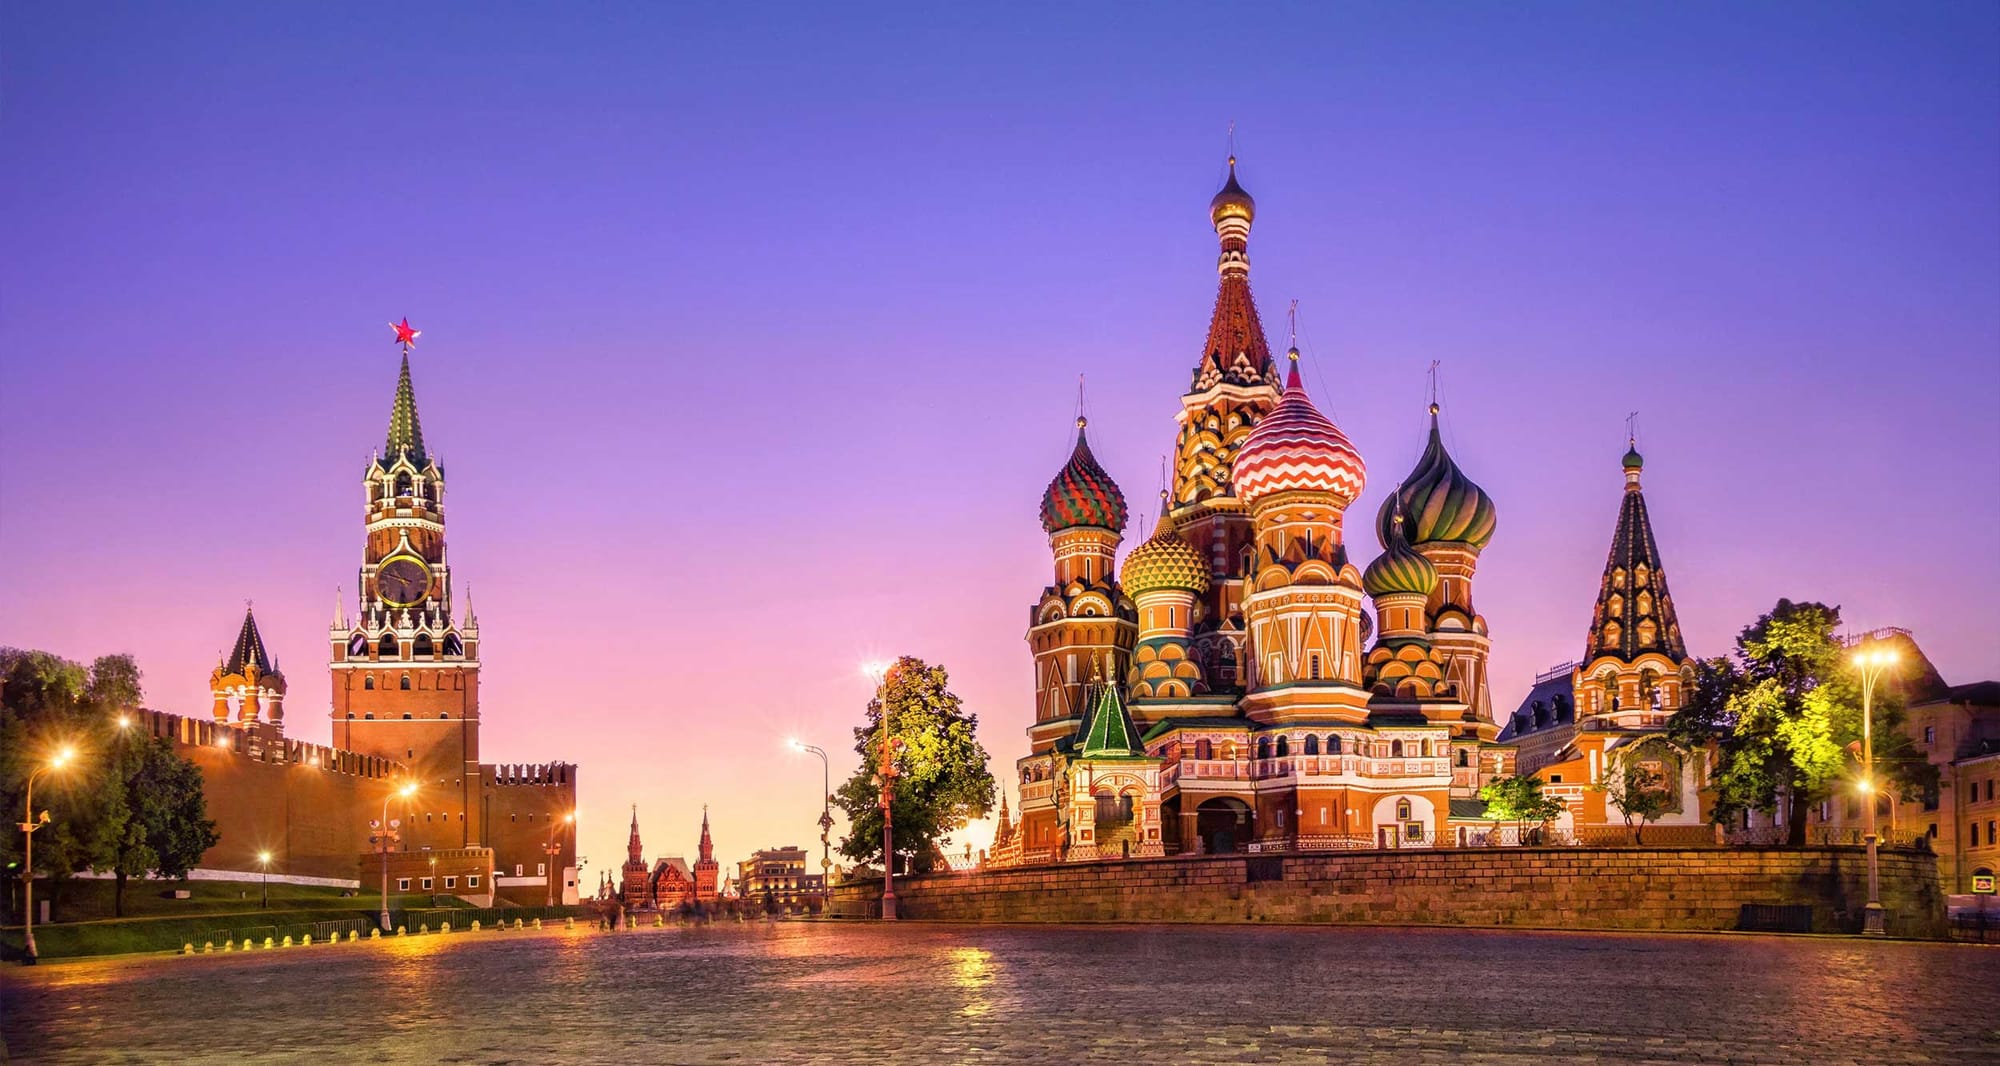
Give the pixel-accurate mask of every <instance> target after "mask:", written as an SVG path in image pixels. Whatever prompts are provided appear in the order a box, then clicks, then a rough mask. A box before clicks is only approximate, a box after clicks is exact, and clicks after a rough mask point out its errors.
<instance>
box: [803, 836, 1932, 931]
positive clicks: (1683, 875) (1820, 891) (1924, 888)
mask: <svg viewBox="0 0 2000 1066" xmlns="http://www.w3.org/2000/svg"><path fill="white" fill-rule="evenodd" d="M1935 863H1936V860H1935V858H1934V857H1933V856H1932V855H1930V854H1928V853H1925V852H1917V851H1901V850H1899V851H1884V852H1882V853H1881V857H1880V860H1879V865H1880V871H1881V886H1882V902H1883V904H1884V907H1885V909H1886V913H1887V927H1888V931H1889V933H1890V934H1891V935H1893V936H1910V937H1941V936H1944V935H1945V931H1946V925H1945V913H1944V898H1943V896H1942V895H1940V894H1939V891H1938V887H1937V884H1938V881H1937V872H1936V868H1935ZM1867 877H1868V870H1867V859H1866V854H1865V852H1864V850H1863V849H1861V848H1858V847H1840V846H1829V847H1806V848H1653V847H1644V848H1639V847H1620V848H1585V847H1559V848H1547V847H1545V848H1518V847H1509V848H1438V849H1424V850H1414V849H1412V850H1390V851H1349V852H1322V853H1304V854H1284V855H1215V856H1192V857H1187V858H1167V859H1133V860H1125V861H1106V862H1088V863H1072V864H1065V865H1059V866H1031V867H1012V868H1003V869H992V870H981V871H977V872H973V873H960V874H933V875H927V876H922V877H905V878H897V880H896V897H897V903H898V913H899V915H900V916H902V917H905V918H914V919H934V920H940V921H971V922H1289V923H1342V922H1353V923H1379V924H1410V925H1480V926H1518V927H1522V928H1544V929H1623V930H1710V931H1713V930H1727V929H1735V928H1738V923H1739V921H1740V920H1741V918H1742V915H1743V914H1744V907H1745V906H1746V905H1750V906H1757V907H1796V908H1806V907H1809V908H1811V914H1812V917H1811V929H1812V931H1814V932H1827V933H1831V932H1858V931H1859V929H1860V926H1861V913H1862V905H1863V903H1865V902H1866V901H1867V898H1868V897H1867V890H1868V882H1867ZM881 892H882V883H881V881H880V880H879V879H877V880H868V881H850V882H848V883H846V884H842V885H836V886H835V887H834V891H833V896H834V902H835V904H836V911H843V910H844V911H847V912H849V913H853V912H856V911H859V910H862V909H864V908H866V907H867V905H868V904H869V902H870V901H872V900H874V899H876V898H878V897H879V896H880V895H881ZM843 905H844V906H843ZM1800 913H1803V912H1800Z"/></svg>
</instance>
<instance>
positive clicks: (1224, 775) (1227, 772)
mask: <svg viewBox="0 0 2000 1066" xmlns="http://www.w3.org/2000/svg"><path fill="white" fill-rule="evenodd" d="M1251 763H1252V760H1250V759H1181V760H1180V761H1178V762H1176V763H1173V764H1171V765H1169V766H1168V767H1166V769H1165V771H1163V773H1162V775H1161V783H1162V784H1171V783H1173V782H1175V781H1184V780H1198V781H1248V780H1250V777H1251Z"/></svg>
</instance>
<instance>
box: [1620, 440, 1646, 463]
mask: <svg viewBox="0 0 2000 1066" xmlns="http://www.w3.org/2000/svg"><path fill="white" fill-rule="evenodd" d="M1645 465H1646V460H1644V459H1642V458H1640V456H1639V442H1638V441H1636V440H1634V441H1632V442H1630V443H1629V444H1627V445H1626V448H1625V469H1627V470H1638V469H1641V468H1643V467H1644V466H1645Z"/></svg>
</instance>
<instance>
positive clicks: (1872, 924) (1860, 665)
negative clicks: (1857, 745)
mask: <svg viewBox="0 0 2000 1066" xmlns="http://www.w3.org/2000/svg"><path fill="white" fill-rule="evenodd" d="M1895 661H1896V649H1894V648H1888V647H1881V646H1877V647H1875V648H1872V649H1869V648H1864V649H1862V650H1859V651H1856V652H1855V653H1854V668H1855V669H1857V670H1859V671H1861V792H1862V795H1864V796H1866V797H1867V802H1866V803H1864V804H1863V805H1862V815H1861V832H1862V835H1863V836H1865V837H1866V838H1867V839H1868V906H1867V908H1866V909H1865V910H1864V911H1863V912H1862V913H1863V915H1864V917H1863V918H1862V922H1861V935H1863V936H1882V935H1883V934H1884V932H1885V930H1884V929H1883V927H1882V884H1881V879H1880V877H1879V875H1878V871H1877V869H1876V862H1875V851H1876V848H1877V846H1878V845H1879V844H1880V841H1878V840H1876V838H1875V724H1874V719H1875V682H1876V681H1877V680H1879V679H1880V678H1881V676H1882V671H1883V670H1885V669H1887V668H1888V667H1889V665H1890V664H1892V663H1894V662H1895Z"/></svg>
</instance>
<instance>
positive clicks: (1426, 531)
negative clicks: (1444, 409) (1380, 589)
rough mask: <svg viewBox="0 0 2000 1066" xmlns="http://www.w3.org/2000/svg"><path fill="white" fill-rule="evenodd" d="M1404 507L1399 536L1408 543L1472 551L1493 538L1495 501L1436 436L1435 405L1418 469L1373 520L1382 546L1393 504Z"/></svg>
mask: <svg viewBox="0 0 2000 1066" xmlns="http://www.w3.org/2000/svg"><path fill="white" fill-rule="evenodd" d="M1398 500H1400V501H1401V502H1402V515H1401V517H1402V523H1403V535H1404V538H1405V539H1407V540H1408V541H1409V542H1410V543H1411V544H1436V543H1440V542H1443V543H1453V544H1465V545H1468V546H1470V547H1471V548H1472V550H1473V551H1479V550H1481V549H1483V548H1485V547H1486V545H1487V543H1488V542H1490V541H1491V540H1492V539H1493V524H1494V517H1495V516H1494V510H1493V497H1491V496H1488V495H1486V490H1485V489H1482V488H1480V487H1479V486H1478V485H1476V484H1474V483H1473V481H1472V479H1471V478H1469V477H1466V476H1465V471H1463V470H1460V469H1459V468H1458V464H1457V463H1455V462H1453V461H1452V458H1451V453H1450V452H1447V451H1445V450H1444V441H1443V439H1442V438H1440V437H1439V436H1438V420H1437V405H1436V404H1432V405H1431V439H1430V443H1429V444H1427V445H1425V446H1424V454H1423V457H1422V458H1421V459H1418V460H1417V467H1416V469H1414V470H1412V471H1410V476H1409V477H1406V478H1404V479H1403V485H1402V488H1400V489H1398V490H1397V491H1396V492H1395V493H1394V494H1392V495H1391V496H1390V497H1389V498H1388V499H1386V500H1383V501H1382V510H1381V511H1379V512H1377V513H1376V515H1375V532H1376V536H1377V537H1378V539H1379V540H1380V541H1381V543H1382V546H1383V547H1384V548H1387V547H1388V546H1389V542H1390V539H1391V538H1390V530H1391V527H1392V526H1393V525H1394V524H1395V522H1396V518H1397V516H1396V514H1395V505H1396V503H1397V501H1398Z"/></svg>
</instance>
